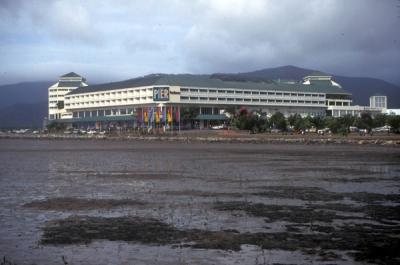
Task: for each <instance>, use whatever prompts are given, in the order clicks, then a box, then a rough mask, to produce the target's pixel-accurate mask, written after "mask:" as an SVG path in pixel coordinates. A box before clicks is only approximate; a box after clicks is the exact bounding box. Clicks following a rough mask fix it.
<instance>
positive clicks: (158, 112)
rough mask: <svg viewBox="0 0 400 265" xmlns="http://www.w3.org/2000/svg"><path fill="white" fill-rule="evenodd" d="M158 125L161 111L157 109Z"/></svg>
mask: <svg viewBox="0 0 400 265" xmlns="http://www.w3.org/2000/svg"><path fill="white" fill-rule="evenodd" d="M156 123H160V109H159V108H157V112H156Z"/></svg>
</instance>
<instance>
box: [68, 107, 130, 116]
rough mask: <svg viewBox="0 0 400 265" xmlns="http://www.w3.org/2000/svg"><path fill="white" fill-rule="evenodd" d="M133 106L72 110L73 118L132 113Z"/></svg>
mask: <svg viewBox="0 0 400 265" xmlns="http://www.w3.org/2000/svg"><path fill="white" fill-rule="evenodd" d="M134 111H135V109H134V108H119V109H99V110H90V111H74V112H73V113H72V117H73V118H89V117H104V116H120V115H132V114H133V113H134Z"/></svg>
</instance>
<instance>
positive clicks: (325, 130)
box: [317, 128, 331, 135]
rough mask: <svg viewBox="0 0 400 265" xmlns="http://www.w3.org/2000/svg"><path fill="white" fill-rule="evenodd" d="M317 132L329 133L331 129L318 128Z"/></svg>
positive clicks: (320, 133)
mask: <svg viewBox="0 0 400 265" xmlns="http://www.w3.org/2000/svg"><path fill="white" fill-rule="evenodd" d="M317 133H318V134H319V135H324V134H329V133H331V129H329V128H324V129H320V130H318V131H317Z"/></svg>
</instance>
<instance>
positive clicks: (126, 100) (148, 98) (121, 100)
mask: <svg viewBox="0 0 400 265" xmlns="http://www.w3.org/2000/svg"><path fill="white" fill-rule="evenodd" d="M146 99H147V100H151V99H153V97H152V96H147V97H136V98H124V99H109V100H98V101H86V102H77V103H66V104H65V105H66V106H84V105H90V104H92V105H93V104H111V103H132V102H134V101H135V100H136V101H138V100H146Z"/></svg>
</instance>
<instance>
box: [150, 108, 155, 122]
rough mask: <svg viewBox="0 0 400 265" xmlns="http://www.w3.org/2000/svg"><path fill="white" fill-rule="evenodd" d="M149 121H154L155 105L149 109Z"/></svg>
mask: <svg viewBox="0 0 400 265" xmlns="http://www.w3.org/2000/svg"><path fill="white" fill-rule="evenodd" d="M149 121H150V123H153V122H154V108H153V107H152V108H150V110H149Z"/></svg>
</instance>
